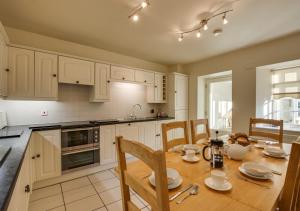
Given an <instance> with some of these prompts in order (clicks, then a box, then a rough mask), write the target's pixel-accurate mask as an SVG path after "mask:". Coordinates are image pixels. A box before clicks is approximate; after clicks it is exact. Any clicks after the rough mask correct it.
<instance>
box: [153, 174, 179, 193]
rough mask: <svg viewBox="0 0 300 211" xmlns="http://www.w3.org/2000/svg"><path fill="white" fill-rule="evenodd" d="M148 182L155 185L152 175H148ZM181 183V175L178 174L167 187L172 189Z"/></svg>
mask: <svg viewBox="0 0 300 211" xmlns="http://www.w3.org/2000/svg"><path fill="white" fill-rule="evenodd" d="M149 182H150V184H151V185H153V186H154V187H155V177H154V176H152V175H151V176H150V177H149ZM181 184H182V177H181V176H179V177H178V178H177V179H176V180H175V181H174V182H172V183H171V184H169V185H168V189H169V190H171V189H174V188H177V187H179V186H180V185H181Z"/></svg>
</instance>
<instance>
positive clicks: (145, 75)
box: [135, 70, 154, 84]
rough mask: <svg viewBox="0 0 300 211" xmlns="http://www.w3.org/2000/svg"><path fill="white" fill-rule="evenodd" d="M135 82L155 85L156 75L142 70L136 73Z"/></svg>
mask: <svg viewBox="0 0 300 211" xmlns="http://www.w3.org/2000/svg"><path fill="white" fill-rule="evenodd" d="M135 81H136V82H140V83H145V84H154V73H152V72H146V71H142V70H136V71H135Z"/></svg>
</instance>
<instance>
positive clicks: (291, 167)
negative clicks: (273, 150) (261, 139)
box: [279, 138, 300, 211]
mask: <svg viewBox="0 0 300 211" xmlns="http://www.w3.org/2000/svg"><path fill="white" fill-rule="evenodd" d="M298 140H300V139H299V138H298ZM279 210H280V211H281V210H282V211H299V210H300V143H299V142H294V143H293V145H292V150H291V155H290V160H289V164H288V169H287V173H286V177H285V183H284V187H283V192H282V197H281V200H280V202H279Z"/></svg>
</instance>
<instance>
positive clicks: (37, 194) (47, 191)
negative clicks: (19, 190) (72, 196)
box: [29, 184, 61, 202]
mask: <svg viewBox="0 0 300 211" xmlns="http://www.w3.org/2000/svg"><path fill="white" fill-rule="evenodd" d="M58 194H61V188H60V185H59V184H58V185H52V186H49V187H45V188H41V189H37V190H34V191H33V192H32V194H31V195H30V198H29V201H30V202H33V201H36V200H38V199H42V198H46V197H49V196H54V195H58Z"/></svg>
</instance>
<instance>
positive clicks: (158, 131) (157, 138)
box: [155, 120, 175, 150]
mask: <svg viewBox="0 0 300 211" xmlns="http://www.w3.org/2000/svg"><path fill="white" fill-rule="evenodd" d="M173 121H174V120H161V121H156V123H155V149H156V150H163V143H162V130H161V125H162V124H166V123H169V122H173ZM174 133H175V131H168V134H167V137H168V140H172V139H174Z"/></svg>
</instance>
